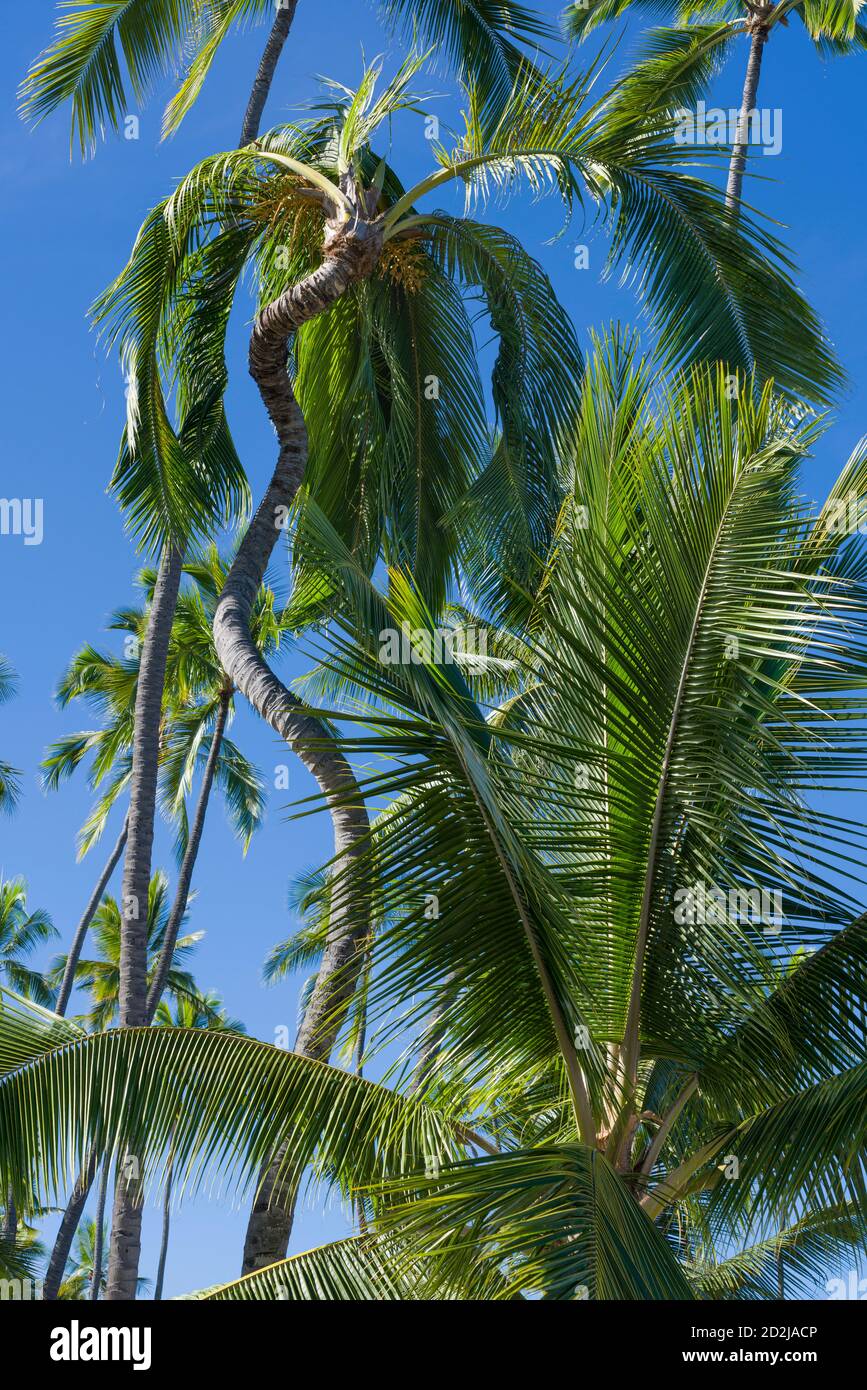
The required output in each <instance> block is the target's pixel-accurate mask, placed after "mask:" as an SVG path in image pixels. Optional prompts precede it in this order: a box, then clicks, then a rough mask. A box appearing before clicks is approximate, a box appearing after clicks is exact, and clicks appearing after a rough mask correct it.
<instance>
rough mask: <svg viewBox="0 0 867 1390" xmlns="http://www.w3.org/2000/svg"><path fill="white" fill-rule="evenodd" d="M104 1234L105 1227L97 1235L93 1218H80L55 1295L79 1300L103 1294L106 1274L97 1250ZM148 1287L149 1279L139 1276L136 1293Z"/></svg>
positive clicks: (101, 1246)
mask: <svg viewBox="0 0 867 1390" xmlns="http://www.w3.org/2000/svg"><path fill="white" fill-rule="evenodd" d="M106 1234H107V1232H106V1230H105V1229H103V1231H102V1233H101V1238H100V1233H99V1228H98V1225H97V1222H96V1221H82V1223H81V1225H80V1226H79V1228H78V1231H77V1232H76V1236H75V1247H74V1251H73V1253H72V1254H71V1255H70V1257H69V1263H68V1265H67V1272H66V1277H65V1278H64V1280H63V1283H62V1284H61V1286H60V1292H59V1294H58V1295H57V1296H58V1298H61V1299H64V1300H67V1301H72V1302H76V1303H80V1302H83V1301H84V1300H85V1299H94V1301H95V1299H96V1298H98V1297H101V1296H103V1295H104V1294H105V1287H106V1277H105V1272H104V1270H103V1267H102V1262H101V1260H100V1258H99V1250H100V1249H104V1247H105V1238H106ZM97 1270H99V1273H98V1274H97ZM150 1287H151V1284H150V1280H149V1279H139V1281H138V1286H137V1293H138V1294H139V1296H140V1295H142V1294H146V1293H147V1292H148V1290H149V1289H150Z"/></svg>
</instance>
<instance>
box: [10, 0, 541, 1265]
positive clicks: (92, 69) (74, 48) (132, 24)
mask: <svg viewBox="0 0 867 1390" xmlns="http://www.w3.org/2000/svg"><path fill="white" fill-rule="evenodd" d="M270 5H271V0H219V3H217V4H212V3H210V0H207V3H206V0H193V3H192V4H191V5H178V4H176V3H175V0H109V3H108V4H101V5H98V6H95V5H87V4H85V5H82V7H81V8H80V9H79V10H78V11H76V12H75V13H74V14H71V15H65V16H64V17H63V20H62V25H61V32H60V33H59V35H58V38H57V40H56V42H55V44H54V46H53V47H52V48H51V49H50V50H49V51H48V52H47V53H46V54H44V55H43V57H42V58H41V59H39V60H37V62H36V63H35V64H34V66H33V68H32V69H31V71H30V74H29V76H28V79H27V81H26V82H25V84H24V89H23V93H22V95H23V109H24V113H25V115H28V116H30V117H35V118H40V117H42V116H44V115H46V114H47V113H48V112H49V111H51V110H54V109H56V108H57V107H58V106H60V105H62V104H64V103H65V102H66V101H67V100H69V101H70V102H71V107H72V139H73V141H74V138H75V134H76V131H77V133H78V135H79V141H80V145H81V149H82V152H83V153H86V152H87V150H88V149H89V148H92V147H93V146H94V144H95V140H96V136H97V133H98V132H99V131H101V130H102V129H103V128H104V127H106V126H109V127H111V126H113V127H115V128H116V127H117V125H118V124H119V122H120V120H121V118H122V117H123V116H125V104H126V103H125V94H124V85H123V71H122V64H121V54H122V55H123V59H124V61H125V63H126V67H127V70H128V72H129V74H130V76H131V79H132V84H133V87H134V90H135V95H136V97H137V99H138V100H141V99H143V98H144V97H145V96H146V95H147V92H148V89H149V85H150V83H151V81H152V80H153V78H154V77H155V75H156V74H157V73H158V72H159V71H161V70H162V71H166V70H172V69H173V68H174V65H175V60H176V54H177V50H178V48H179V46H181V45H182V43H184V42H185V41H186V40H188V39H189V37H190V35H189V33H188V32H187V25H188V22H189V21H192V24H193V37H194V40H195V42H194V45H193V50H194V51H193V57H192V61H191V65H190V69H189V71H188V74H187V77H186V79H185V81H184V83H183V85H182V87H181V90H180V91H179V92H178V94H177V97H176V99H175V101H174V102H173V103H172V105H171V107H170V108H169V111H168V112H167V113H166V120H165V122H164V130H165V133H168V132H170V131H172V130H174V129H176V128H177V125H178V124H179V122H180V120H181V119H183V116H184V115H185V114H186V111H187V110H188V109H189V107H190V106H191V105H192V103H193V102H194V100H195V98H196V96H197V95H198V92H199V90H200V88H201V85H202V83H203V81H204V79H205V77H206V75H207V71H208V68H209V66H210V63H211V61H212V59H213V57H214V54H215V53H216V51H217V48H218V47H219V45H220V43H221V42H222V39H223V38H224V37H225V36H226V34H227V33H228V32H229V30H230V29H231V27H232V26H233V24H234V23H235V22H236V21H238V20H239V19H246V18H249V17H250V16H251V15H254V14H255V15H259V16H261V15H263V14H265V13H268V12H269V11H270ZM386 12H387V13H388V14H389V15H390V16H391V17H393V18H395V19H399V20H403V21H408V20H411V21H412V23H413V24H416V23H417V22H418V20H419V18H421V17H422V16H420V15H419V13H418V10H417V6H415V5H411V4H408V3H407V0H389V4H388V6H387V11H386ZM294 14H295V6H294V5H289V6H287V5H281V6H279V7H278V13H277V15H276V16H275V17H274V20H273V26H272V30H271V33H270V35H269V39H268V43H267V45H266V49H265V52H264V54H263V58H262V62H261V64H260V67H259V71H258V73H257V76H256V80H255V82H254V85H253V89H252V91H251V94H250V98H249V102H248V105H247V111H246V114H245V119H244V123H243V129H242V134H241V143H242V144H243V145H247V144H250V143H252V142H253V141H254V140H255V138H256V137H257V136H258V133H259V121H260V119H261V116H262V113H263V111H264V107H265V103H266V100H267V96H268V91H269V87H270V84H271V82H272V81H273V78H274V74H275V70H276V64H277V61H278V59H279V56H280V53H281V51H282V48H283V45H284V43H285V40H286V37H287V35H288V32H289V26H290V25H291V22H292V19H293V17H294ZM423 24H424V27H425V29H426V33H427V37H428V38H429V40H430V41H431V42H432V43H434V44H436V45H437V46H438V47H442V48H443V49H444V50H446V51H448V52H450V53H451V54H452V55H453V56H454V57H455V58H457V59H458V60H459V61H460V62H461V63H462V64H465V65H466V67H467V69H468V72H469V75H470V76H471V78H472V80H473V82H474V84H475V86H476V89H477V90H478V92H479V94H480V97H481V98H482V99H483V100H485V101H486V103H487V105H488V106H489V108H492V107H493V104H494V103H495V102H497V101H498V100H499V101H502V100H503V99H505V97H506V95H507V94H508V92H509V90H510V89H511V85H512V81H513V79H514V77H515V75H516V73H517V71H518V70H519V68H520V65H521V63H522V61H523V58H524V53H523V52H522V49H521V47H519V46H518V45H519V44H521V42H522V41H529V42H535V41H536V39H537V38H538V37H539V36H540V35H542V34H545V33H547V32H548V30H547V27H546V26H545V25H544V24H543V23H542V22H541V21H540V20H539V19H538V17H537V16H535V15H534V14H533V13H532V12H530V11H528V10H526V9H525V8H524V7H522V6H520V5H518V4H515V3H513V0H505V3H497V4H496V5H490V4H488V0H480V4H478V5H474V6H472V7H470V8H469V9H468V7H467V6H465V5H464V4H463V3H462V0H430V2H429V3H427V4H426V5H425V6H424V10H423ZM141 346H142V345H141V344H140V347H141ZM156 346H157V344H156V340H152V342H151V344H150V347H152V348H154V349H156ZM145 351H147V345H145ZM221 376H222V373H218V376H217V377H216V378H213V379H212V381H211V384H210V386H209V395H210V396H211V399H210V401H209V402H205V401H200V402H199V403H198V406H197V407H196V408H191V409H189V410H187V409H185V406H186V405H187V404H188V402H186V401H185V399H184V396H183V394H182V395H181V398H180V407H181V414H182V423H181V426H180V429H179V431H178V434H177V436H175V435H174V433H173V431H172V430H171V427H170V424H169V419H168V414H167V412H166V411H165V408H164V405H159V406H157V413H158V415H159V422H158V436H159V439H160V441H161V443H160V445H159V446H158V448H159V450H160V451H162V450H167V451H168V452H169V453H170V454H171V466H170V468H169V469H168V470H166V469H164V468H161V467H158V468H157V470H156V472H155V473H154V472H153V471H152V470H149V469H148V467H147V461H145V466H144V467H142V461H141V458H139V459H136V458H134V457H131V455H132V453H133V450H132V447H131V446H132V441H133V438H134V430H135V423H136V420H137V416H138V412H139V410H140V408H141V406H142V404H143V400H142V398H141V397H140V396H139V395H138V394H135V395H131V396H130V409H129V418H130V439H129V441H128V442H129V445H130V447H129V448H127V449H126V450H125V451H123V452H122V455H121V460H120V464H119V466H118V469H117V471H116V475H115V480H114V482H115V489H116V492H117V495H118V497H119V499H120V501H121V505H122V506H124V507H125V509H126V510H127V514H128V517H129V519H130V523H131V525H132V527H133V529H134V530H135V531H136V532H137V534H138V536H139V538H140V539H141V541H142V543H144V544H156V545H158V546H159V549H160V552H161V561H160V568H159V578H158V582H157V586H156V589H155V592H154V598H153V602H152V605H151V611H150V622H149V628H148V634H147V640H146V642H145V645H144V650H143V652H142V660H141V669H140V677H139V683H138V691H137V702H136V711H135V733H134V742H133V756H132V770H131V792H130V807H129V813H128V817H127V827H126V831H127V833H126V845H125V848H126V855H125V859H124V871H123V901H124V904H125V905H126V911H127V913H128V922H127V927H126V931H125V946H124V956H125V968H124V976H125V982H124V987H123V1007H122V1019H123V1022H124V1023H125V1024H127V1025H134V1024H138V1023H140V1022H142V1021H143V1020H144V1019H145V1018H146V1017H147V1014H148V1007H149V1005H148V999H147V997H146V982H145V956H146V943H145V940H144V933H143V930H142V926H141V922H140V920H139V916H138V909H139V905H140V904H141V903H142V902H143V901H144V900H145V898H146V896H147V887H148V882H149V879H150V873H151V852H152V844H153V824H154V815H155V809H156V788H157V774H158V758H159V752H158V746H159V724H160V709H161V703H162V689H163V684H164V680H165V668H166V660H167V646H168V642H169V635H170V630H171V624H172V615H173V612H174V608H175V605H176V602H177V595H178V590H179V585H180V579H181V570H182V565H183V559H184V554H185V552H186V549H187V547H188V544H189V541H190V537H191V536H192V535H194V534H195V533H196V532H197V531H203V532H204V533H205V534H209V533H210V532H211V530H212V529H213V527H214V526H215V524H219V522H220V521H221V520H222V519H223V518H224V517H225V516H226V515H231V514H232V513H233V512H236V511H237V510H239V509H241V508H243V506H244V505H245V502H246V492H245V479H244V475H243V469H242V468H241V466H240V461H239V460H238V459H237V456H236V454H235V450H234V446H233V444H232V441H231V437H230V436H229V434H228V429H227V427H226V422H225V417H224V414H223V411H222V406H221V405H219V406H217V407H216V409H215V407H214V402H213V390H212V388H213V385H214V383H215V382H218V381H219V380H220V379H221ZM304 730H305V732H306V733H307V735H308V737H310V736H312V737H320V738H321V737H322V736H323V734H326V733H327V731H325V730H323V729H322V727H321V726H320V725H318V724H316V723H315V721H313V720H312V719H311V718H310V717H309V716H308V717H307V720H306V723H305V724H304ZM331 763H332V773H333V769H334V768H335V767H340V760H339V759H337V758H336V757H335V756H334V755H332V758H331ZM332 780H333V777H332ZM339 780H340V783H341V787H342V788H347V787H348V788H349V789H350V791H352V792H353V793H354V794H355V802H356V809H355V812H354V814H353V815H352V816H347V815H344V816H343V819H344V820H351V821H352V822H353V823H352V825H351V827H348V829H349V833H352V834H356V835H360V834H363V833H365V831H366V828H367V819H366V814H365V813H364V811H363V806H362V800H361V798H360V797H359V796H358V793H357V788H356V787H355V785H354V782H353V780H352V779H351V774H350V772H349V769H348V767H345V766H343V767H342V768H340V778H339ZM335 817H337V818H339V816H338V813H337V812H335ZM152 1002H153V1001H151V1003H152ZM125 1219H126V1224H127V1225H130V1223H133V1224H134V1220H135V1218H134V1216H133V1215H132V1206H131V1205H130V1210H129V1211H128V1212H127V1216H126V1218H125ZM134 1243H135V1242H134V1240H133V1244H134ZM127 1284H128V1287H130V1288H131V1287H132V1283H131V1281H130V1280H129V1279H128V1280H127Z"/></svg>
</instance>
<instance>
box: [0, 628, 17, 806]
mask: <svg viewBox="0 0 867 1390" xmlns="http://www.w3.org/2000/svg"><path fill="white" fill-rule="evenodd" d="M15 684H16V682H15V672H14V671H13V670H12V667H11V666H10V665H9V662H8V661H7V660H6V658H5V656H2V655H0V705H3V704H5V703H6V701H7V700H10V699H11V698H12V696H13V695H14V694H15ZM20 795H21V773H20V772H19V771H18V770H17V768H14V767H13V766H12V764H11V763H7V762H5V761H4V760H3V759H0V811H2V812H7V813H8V812H9V811H11V810H13V808H14V807H15V805H16V803H17V801H18V798H19V796H20Z"/></svg>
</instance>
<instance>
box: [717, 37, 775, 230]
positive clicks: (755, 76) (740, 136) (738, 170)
mask: <svg viewBox="0 0 867 1390" xmlns="http://www.w3.org/2000/svg"><path fill="white" fill-rule="evenodd" d="M748 32H749V35H750V56H749V58H748V59H747V71H746V76H745V78H744V90H743V95H742V97H741V109H740V113H739V115H738V126H737V132H736V136H735V146H734V149H733V150H732V157H731V162H730V163H729V177H728V184H727V186H726V207H727V208H728V209H729V210H730V211H732V212H734V213H735V215H737V209H738V204H739V203H740V200H741V190H742V188H743V184H744V170H745V168H746V164H747V147H748V145H749V135H750V112H751V111H754V110H755V109H756V97H757V96H758V94H759V78H760V76H761V72H762V55H763V53H764V50H765V44H766V43H767V41H768V31H767V29H766V27H765V25H764V24H763V23H762V21H761V19H760V18H759V17H758V16H755V17H753V18H752V19H751V20H750V21H749V23H748Z"/></svg>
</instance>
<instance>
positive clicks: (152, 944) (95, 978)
mask: <svg viewBox="0 0 867 1390" xmlns="http://www.w3.org/2000/svg"><path fill="white" fill-rule="evenodd" d="M170 911H171V901H170V896H169V885H168V879H167V877H166V875H165V874H164V873H162V872H161V871H158V872H157V873H155V874H154V876H153V878H152V879H151V887H150V893H149V895H148V912H147V940H148V962H149V968H148V973H149V976H150V977H152V976H153V975H154V974H155V972H156V969H157V964H158V961H159V958H160V954H161V951H162V947H163V942H164V940H165V935H166V929H167V926H168V921H169V913H170ZM121 930H122V918H121V909H120V905H119V903H118V902H117V900H116V899H115V898H113V897H112V896H111V895H110V894H106V896H105V897H104V898H103V900H102V902H101V903H100V905H99V907H98V909H97V911H96V914H95V916H94V919H93V927H92V936H93V940H94V943H95V945H96V947H97V951H98V953H97V954H96V955H94V956H92V957H84V956H82V957H81V958H80V959H79V961H78V963H77V965H76V967H75V983H76V986H77V987H78V988H79V989H83V990H86V991H87V993H88V994H89V996H90V1007H89V1008H88V1010H87V1012H86V1013H85V1014H84V1015H83V1018H84V1020H85V1021H86V1023H87V1026H88V1028H89V1029H92V1030H93V1031H95V1032H101V1031H103V1030H104V1029H106V1028H111V1027H113V1026H114V1025H115V1024H116V1023H117V1021H118V1017H119V1014H120V941H121ZM203 935H204V933H203V932H192V933H189V934H188V935H186V936H181V937H179V939H178V941H177V942H176V945H175V949H174V963H173V965H172V968H171V969H170V970H169V973H168V978H167V980H166V989H167V991H168V994H169V996H170V997H171V998H172V999H175V1000H183V999H185V998H190V999H195V1000H197V1001H198V1000H200V998H201V996H200V995H199V991H198V990H197V988H196V984H195V980H194V979H193V976H192V975H191V974H190V973H189V971H187V970H184V969H183V968H182V966H183V964H184V962H185V961H186V960H187V958H188V957H189V955H190V953H191V951H192V950H193V948H194V947H195V945H196V943H197V942H199V941H201V939H202V936H203ZM66 961H67V957H66V955H65V954H64V955H60V956H58V957H57V958H56V959H55V961H54V963H53V967H52V972H51V976H50V978H51V979H52V980H53V981H57V980H58V979H59V978H61V977H62V974H63V972H64V971H65V969H66ZM50 997H51V996H50V994H49V998H50ZM201 1006H202V1007H203V1008H204V1007H205V1004H204V1002H203V1003H202V1005H201Z"/></svg>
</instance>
